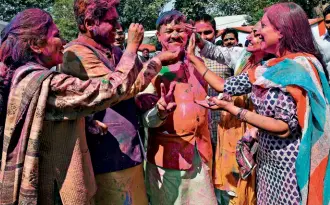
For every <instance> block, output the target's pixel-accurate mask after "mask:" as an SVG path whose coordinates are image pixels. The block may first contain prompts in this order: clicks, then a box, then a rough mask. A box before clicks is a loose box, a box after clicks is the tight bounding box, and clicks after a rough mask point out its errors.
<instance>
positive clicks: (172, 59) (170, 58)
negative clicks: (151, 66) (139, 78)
mask: <svg viewBox="0 0 330 205" xmlns="http://www.w3.org/2000/svg"><path fill="white" fill-rule="evenodd" d="M183 56H184V50H181V49H177V50H176V51H163V52H161V53H159V54H158V55H157V58H158V59H159V60H160V61H161V63H162V65H163V66H167V65H171V64H175V63H177V62H178V61H179V60H180V59H182V57H183Z"/></svg>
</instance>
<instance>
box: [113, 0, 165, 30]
mask: <svg viewBox="0 0 330 205" xmlns="http://www.w3.org/2000/svg"><path fill="white" fill-rule="evenodd" d="M168 1H169V0H139V1H136V0H121V1H120V4H119V7H118V12H119V14H120V23H121V25H122V26H123V28H124V29H125V30H127V29H128V28H129V25H130V24H131V23H133V22H134V23H141V24H142V25H143V26H144V29H145V30H155V29H156V20H157V18H158V15H159V13H160V12H161V9H162V8H163V6H164V5H165V4H166V3H167V2H168Z"/></svg>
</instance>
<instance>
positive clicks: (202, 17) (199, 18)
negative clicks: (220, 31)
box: [195, 14, 217, 33]
mask: <svg viewBox="0 0 330 205" xmlns="http://www.w3.org/2000/svg"><path fill="white" fill-rule="evenodd" d="M198 21H204V22H210V23H211V25H212V28H213V30H214V32H215V33H216V31H217V29H216V23H215V20H214V18H213V17H212V16H211V15H209V14H200V15H198V16H197V17H196V18H195V22H198Z"/></svg>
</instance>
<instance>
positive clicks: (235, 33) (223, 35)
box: [221, 28, 238, 41]
mask: <svg viewBox="0 0 330 205" xmlns="http://www.w3.org/2000/svg"><path fill="white" fill-rule="evenodd" d="M229 33H232V34H234V36H235V38H236V40H237V41H238V33H237V31H236V30H235V29H233V28H226V29H225V30H224V31H223V33H222V34H221V39H222V40H223V39H224V38H225V36H226V35H227V34H229Z"/></svg>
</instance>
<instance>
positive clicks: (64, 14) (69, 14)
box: [50, 0, 78, 41]
mask: <svg viewBox="0 0 330 205" xmlns="http://www.w3.org/2000/svg"><path fill="white" fill-rule="evenodd" d="M73 1H74V0H56V1H55V3H54V5H53V6H52V7H51V9H50V13H51V14H52V16H53V18H54V21H55V23H56V25H57V26H58V28H59V30H60V32H61V35H62V37H63V38H64V39H65V40H68V41H71V40H73V39H75V38H77V36H78V27H77V24H76V20H75V17H74V13H73Z"/></svg>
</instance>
